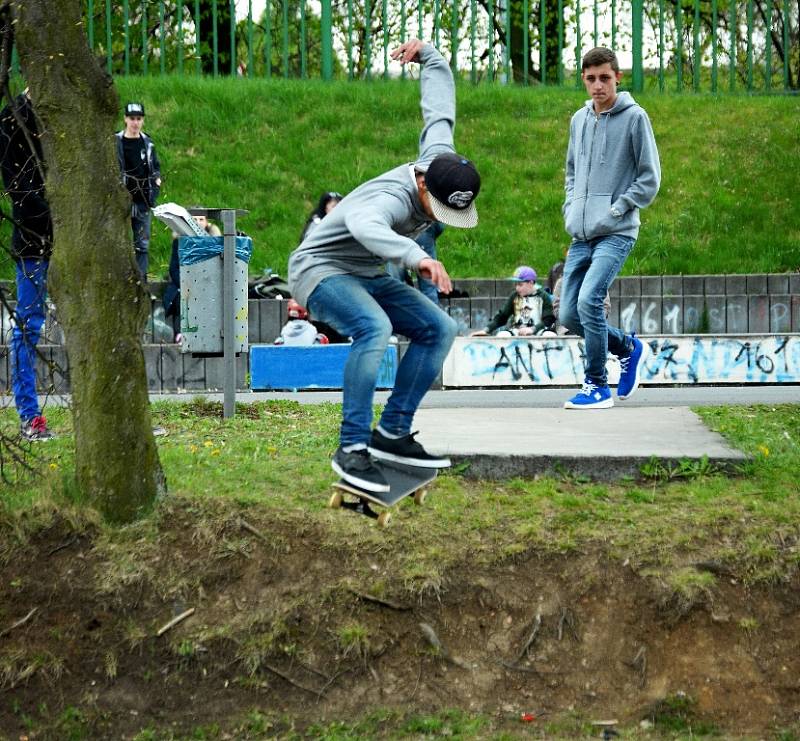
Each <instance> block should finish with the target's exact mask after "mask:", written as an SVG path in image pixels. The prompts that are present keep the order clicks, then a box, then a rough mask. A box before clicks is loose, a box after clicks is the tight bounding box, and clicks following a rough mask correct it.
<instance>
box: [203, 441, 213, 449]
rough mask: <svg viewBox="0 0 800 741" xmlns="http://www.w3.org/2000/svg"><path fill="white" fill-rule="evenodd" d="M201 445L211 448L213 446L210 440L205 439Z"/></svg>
mask: <svg viewBox="0 0 800 741" xmlns="http://www.w3.org/2000/svg"><path fill="white" fill-rule="evenodd" d="M203 445H205V446H206V447H207V448H213V447H214V443H212V442H211V440H206V441H205V442H204V443H203Z"/></svg>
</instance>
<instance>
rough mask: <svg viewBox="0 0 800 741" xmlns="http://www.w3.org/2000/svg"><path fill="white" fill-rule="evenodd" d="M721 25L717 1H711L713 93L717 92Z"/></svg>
mask: <svg viewBox="0 0 800 741" xmlns="http://www.w3.org/2000/svg"><path fill="white" fill-rule="evenodd" d="M718 25H719V10H718V8H717V0H711V92H712V93H716V92H717V54H718V51H719V50H718V48H717V47H718V38H717V26H718Z"/></svg>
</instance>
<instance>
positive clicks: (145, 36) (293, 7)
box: [83, 0, 800, 92]
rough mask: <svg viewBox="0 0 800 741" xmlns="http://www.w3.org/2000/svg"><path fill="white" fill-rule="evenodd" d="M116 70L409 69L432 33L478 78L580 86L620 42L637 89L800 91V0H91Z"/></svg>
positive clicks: (94, 27)
mask: <svg viewBox="0 0 800 741" xmlns="http://www.w3.org/2000/svg"><path fill="white" fill-rule="evenodd" d="M83 1H84V3H85V23H86V34H87V37H88V40H89V44H90V46H91V47H92V48H93V49H94V50H95V51H96V52H97V54H98V55H100V56H102V57H104V58H105V63H106V66H107V68H108V70H109V72H111V73H113V74H117V75H129V74H144V75H147V74H184V75H189V74H191V75H202V74H208V75H241V76H248V77H252V76H258V77H270V76H283V77H299V78H309V77H316V78H321V79H325V80H327V79H334V78H341V79H357V78H367V79H368V78H372V77H392V76H404V75H405V74H406V71H405V69H402V70H401V69H400V68H399V65H393V64H392V63H391V62H390V59H389V50H390V49H391V48H392V47H393V46H395V45H396V44H398V43H400V42H402V41H404V40H405V39H407V38H410V37H412V36H419V37H420V38H426V39H430V40H432V41H433V42H434V43H435V44H436V45H437V47H438V48H440V49H441V50H442V52H443V53H444V54H445V55H446V56H448V57H449V58H450V59H451V64H452V67H453V71H454V73H455V74H456V75H457V76H459V77H461V78H462V79H465V80H469V81H471V82H473V83H481V82H492V81H499V82H512V81H513V82H517V83H519V84H542V83H544V84H556V85H580V59H581V57H582V55H583V54H584V53H585V52H586V51H588V50H589V49H590V48H592V47H594V46H598V45H603V46H610V47H612V48H614V49H615V50H616V51H617V52H618V55H619V57H620V61H621V63H622V65H623V67H625V68H626V69H628V70H630V74H631V78H632V79H631V80H630V82H629V84H630V85H631V87H632V88H633V89H634V90H641V89H644V88H654V89H658V90H678V91H682V90H695V91H700V90H710V91H713V92H716V91H718V90H731V91H734V90H747V91H764V92H770V91H772V92H775V91H784V90H795V89H797V88H798V78H799V77H800V43H798V34H799V31H798V9H799V8H800V3H798V1H797V0H793V2H794V4H793V6H792V5H791V4H790V0H423V1H422V2H411V1H410V0H309V1H308V2H306V1H305V0H187V1H186V2H180V1H179V0H83Z"/></svg>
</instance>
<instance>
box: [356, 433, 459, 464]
mask: <svg viewBox="0 0 800 741" xmlns="http://www.w3.org/2000/svg"><path fill="white" fill-rule="evenodd" d="M416 434H417V433H416V432H412V433H411V434H410V435H406V436H405V437H399V438H397V439H394V438H391V437H384V436H383V435H382V434H381V433H380V431H379V430H377V429H376V430H373V431H372V437H371V438H370V441H369V452H370V453H372V455H374V456H375V457H376V458H380V459H381V460H384V461H394V462H395V463H403V464H405V465H406V466H419V467H420V468H448V467H449V466H450V459H449V458H445V457H443V456H441V455H431V454H430V453H429V452H428V451H427V450H425V448H423V447H422V446H421V445H420V444H419V443H418V442H417V441H416V440H415V439H414V436H415V435H416Z"/></svg>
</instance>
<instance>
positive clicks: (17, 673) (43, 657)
mask: <svg viewBox="0 0 800 741" xmlns="http://www.w3.org/2000/svg"><path fill="white" fill-rule="evenodd" d="M63 673H64V660H63V659H62V658H61V657H59V656H55V655H54V654H52V653H50V652H49V651H43V652H40V653H35V654H33V655H31V656H28V655H26V654H25V652H24V651H22V650H19V649H18V650H12V651H7V652H5V653H3V654H2V655H0V687H6V688H8V689H13V688H14V687H16V686H17V685H19V684H22V683H24V682H27V681H28V680H29V679H30V678H31V677H32V676H34V675H37V676H39V677H41V678H43V679H45V680H46V681H48V682H51V683H52V682H57V681H58V680H59V679H61V675H62V674H63Z"/></svg>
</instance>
